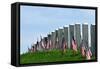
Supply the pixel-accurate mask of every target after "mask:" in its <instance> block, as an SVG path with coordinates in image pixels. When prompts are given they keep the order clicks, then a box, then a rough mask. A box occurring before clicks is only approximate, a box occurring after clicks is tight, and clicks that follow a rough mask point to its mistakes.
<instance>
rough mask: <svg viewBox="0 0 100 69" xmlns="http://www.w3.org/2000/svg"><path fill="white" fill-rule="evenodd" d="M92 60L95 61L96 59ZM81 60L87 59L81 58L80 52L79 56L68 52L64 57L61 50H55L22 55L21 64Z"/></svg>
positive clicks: (70, 51)
mask: <svg viewBox="0 0 100 69" xmlns="http://www.w3.org/2000/svg"><path fill="white" fill-rule="evenodd" d="M92 59H94V57H93V58H92ZM81 60H86V59H85V58H83V57H82V56H81V54H80V52H79V51H78V52H77V54H73V51H72V50H67V51H66V53H65V54H63V55H62V53H61V51H59V50H53V51H49V52H35V53H25V54H22V55H20V63H21V64H27V63H42V62H56V61H81Z"/></svg>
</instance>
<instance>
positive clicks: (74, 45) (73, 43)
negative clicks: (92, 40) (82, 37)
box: [72, 39, 77, 51]
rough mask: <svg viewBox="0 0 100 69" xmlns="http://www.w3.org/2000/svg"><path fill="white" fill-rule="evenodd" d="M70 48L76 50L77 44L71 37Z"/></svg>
mask: <svg viewBox="0 0 100 69" xmlns="http://www.w3.org/2000/svg"><path fill="white" fill-rule="evenodd" d="M72 49H73V50H74V51H77V44H76V41H75V40H74V39H72Z"/></svg>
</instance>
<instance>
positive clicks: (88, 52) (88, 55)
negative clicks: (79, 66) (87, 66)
mask: <svg viewBox="0 0 100 69" xmlns="http://www.w3.org/2000/svg"><path fill="white" fill-rule="evenodd" d="M91 56H92V53H91V50H90V49H88V50H87V52H86V59H87V60H90V59H91Z"/></svg>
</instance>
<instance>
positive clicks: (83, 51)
mask: <svg viewBox="0 0 100 69" xmlns="http://www.w3.org/2000/svg"><path fill="white" fill-rule="evenodd" d="M81 53H82V56H83V57H85V46H82V48H81Z"/></svg>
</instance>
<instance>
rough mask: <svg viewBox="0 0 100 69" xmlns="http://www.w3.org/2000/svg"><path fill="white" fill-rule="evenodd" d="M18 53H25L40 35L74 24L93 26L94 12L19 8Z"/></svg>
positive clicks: (30, 7) (86, 10)
mask: <svg viewBox="0 0 100 69" xmlns="http://www.w3.org/2000/svg"><path fill="white" fill-rule="evenodd" d="M20 18H21V19H20V21H21V22H20V24H21V26H20V27H21V28H20V35H21V38H20V39H21V45H20V47H21V48H20V51H21V52H20V53H24V52H26V51H27V48H28V47H31V44H32V43H35V42H36V41H37V39H38V40H39V37H40V35H41V36H43V37H44V36H46V35H47V34H48V33H50V32H52V31H54V30H55V29H58V28H59V27H63V26H65V25H67V26H69V24H75V23H80V24H84V23H88V24H89V25H90V24H95V11H94V10H88V9H73V8H54V7H36V6H21V8H20Z"/></svg>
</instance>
